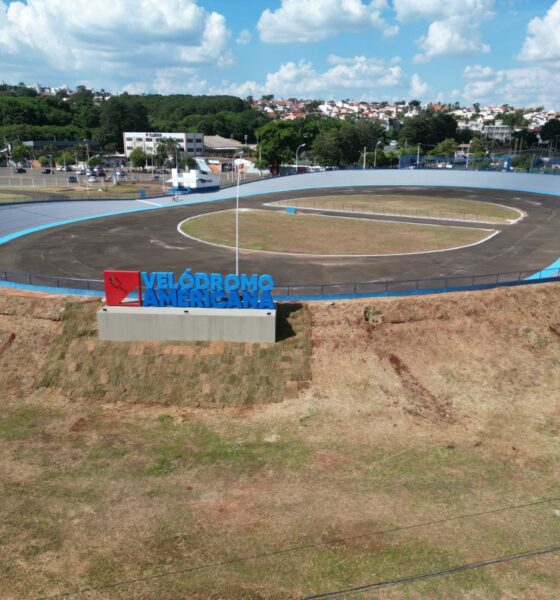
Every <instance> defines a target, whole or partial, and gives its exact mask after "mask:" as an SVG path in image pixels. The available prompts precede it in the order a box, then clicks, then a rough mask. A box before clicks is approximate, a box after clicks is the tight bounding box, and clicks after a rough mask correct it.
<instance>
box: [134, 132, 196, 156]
mask: <svg viewBox="0 0 560 600" xmlns="http://www.w3.org/2000/svg"><path fill="white" fill-rule="evenodd" d="M164 138H171V139H172V140H175V141H176V142H177V148H178V150H179V151H180V152H182V153H183V154H188V155H189V156H202V155H203V154H204V134H202V133H164V132H155V131H141V132H140V131H125V132H124V133H123V141H124V152H125V155H126V158H129V157H130V153H131V152H132V151H133V150H134V149H136V148H139V149H140V150H143V151H144V152H146V154H155V152H156V150H157V146H158V143H159V142H160V141H161V140H162V139H164Z"/></svg>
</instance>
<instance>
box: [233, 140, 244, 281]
mask: <svg viewBox="0 0 560 600" xmlns="http://www.w3.org/2000/svg"><path fill="white" fill-rule="evenodd" d="M239 158H243V151H241V152H240V153H239ZM234 164H235V169H236V171H237V188H236V192H235V274H236V275H239V175H240V171H239V164H238V163H234Z"/></svg>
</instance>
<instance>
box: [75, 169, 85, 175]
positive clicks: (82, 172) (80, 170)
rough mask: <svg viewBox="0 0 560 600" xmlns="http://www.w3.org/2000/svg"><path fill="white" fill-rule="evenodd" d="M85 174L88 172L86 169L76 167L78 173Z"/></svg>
mask: <svg viewBox="0 0 560 600" xmlns="http://www.w3.org/2000/svg"><path fill="white" fill-rule="evenodd" d="M85 174H86V170H85V169H76V175H85Z"/></svg>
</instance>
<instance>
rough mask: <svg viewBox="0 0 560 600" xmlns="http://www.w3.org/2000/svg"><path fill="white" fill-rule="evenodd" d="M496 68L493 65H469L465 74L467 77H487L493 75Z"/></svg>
mask: <svg viewBox="0 0 560 600" xmlns="http://www.w3.org/2000/svg"><path fill="white" fill-rule="evenodd" d="M493 74H494V69H492V67H483V66H482V65H467V66H466V67H465V70H464V71H463V75H464V76H465V77H466V78H467V79H486V78H488V77H492V75H493Z"/></svg>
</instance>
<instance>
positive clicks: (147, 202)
mask: <svg viewBox="0 0 560 600" xmlns="http://www.w3.org/2000/svg"><path fill="white" fill-rule="evenodd" d="M138 202H143V203H144V204H153V205H154V206H163V204H158V203H157V202H150V201H149V200H138Z"/></svg>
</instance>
